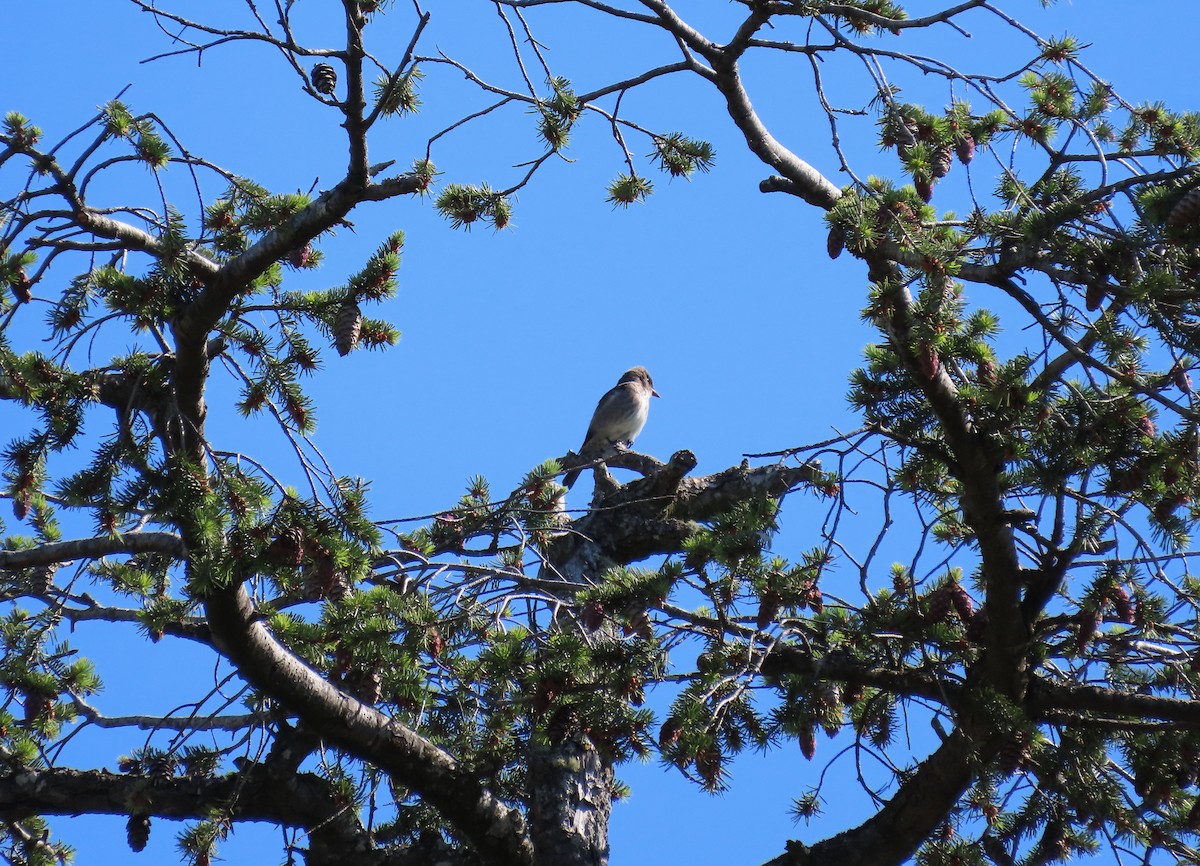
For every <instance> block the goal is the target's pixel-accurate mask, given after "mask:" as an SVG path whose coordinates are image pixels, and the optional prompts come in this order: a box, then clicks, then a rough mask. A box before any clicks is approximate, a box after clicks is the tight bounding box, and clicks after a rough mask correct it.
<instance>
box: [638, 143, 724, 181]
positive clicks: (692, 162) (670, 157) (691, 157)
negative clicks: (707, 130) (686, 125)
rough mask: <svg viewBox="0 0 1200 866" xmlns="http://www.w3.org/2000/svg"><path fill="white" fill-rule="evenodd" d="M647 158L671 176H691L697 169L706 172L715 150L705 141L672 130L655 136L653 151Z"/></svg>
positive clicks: (712, 162) (714, 160)
mask: <svg viewBox="0 0 1200 866" xmlns="http://www.w3.org/2000/svg"><path fill="white" fill-rule="evenodd" d="M649 158H650V159H653V160H654V161H655V162H656V163H657V164H658V167H659V169H660V170H661V171H663V172H665V173H666V174H669V175H670V176H671V177H691V176H692V174H694V173H695V172H697V171H700V172H707V171H708V170H709V169H711V168H712V167H713V165H714V163H715V162H716V151H714V150H713V147H712V145H711V144H709V143H708V142H707V141H700V140H699V139H694V138H688V137H687V136H685V135H683V134H682V133H679V132H672V133H670V134H669V135H662V136H655V138H654V151H653V152H652V153H651V154H650V155H649Z"/></svg>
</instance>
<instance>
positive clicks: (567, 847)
mask: <svg viewBox="0 0 1200 866" xmlns="http://www.w3.org/2000/svg"><path fill="white" fill-rule="evenodd" d="M529 786H530V795H531V796H530V807H531V808H530V816H529V817H530V830H531V834H532V837H533V840H534V851H535V854H534V864H535V866H607V864H608V819H609V815H610V814H611V813H612V798H613V786H614V773H613V766H612V762H611V761H609V760H608V759H606V758H604V757H603V756H601V754H600V753H599V752H597V751H596V747H595V746H593V745H592V743H591V741H590V740H589V739H588V738H587V737H586V736H584V735H582V734H575V735H572V736H568V737H567V738H566V739H564V740H563V741H562V742H560V743H556V744H553V745H545V744H537V743H533V744H531V745H530V754H529Z"/></svg>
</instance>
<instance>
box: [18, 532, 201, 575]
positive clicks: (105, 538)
mask: <svg viewBox="0 0 1200 866" xmlns="http://www.w3.org/2000/svg"><path fill="white" fill-rule="evenodd" d="M113 553H161V554H164V555H166V556H170V557H172V558H173V559H182V558H183V557H184V556H186V555H187V549H186V548H185V547H184V544H183V539H181V538H180V537H179V536H178V535H175V534H174V533H172V532H127V533H125V534H121V533H115V534H113V535H99V536H96V537H95V538H77V539H74V540H72V541H54V542H48V543H46V544H41V545H39V546H37V547H32V548H29V549H28V550H3V551H0V569H6V570H15V569H18V568H28V567H30V566H37V565H51V564H54V563H63V562H71V561H73V560H76V559H97V558H98V557H101V556H108V555H109V554H113Z"/></svg>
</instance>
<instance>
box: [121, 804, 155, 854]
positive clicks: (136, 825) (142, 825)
mask: <svg viewBox="0 0 1200 866" xmlns="http://www.w3.org/2000/svg"><path fill="white" fill-rule="evenodd" d="M125 839H126V840H127V841H128V842H129V850H130V851H133V852H134V853H137V852H139V851H144V850H145V849H146V843H147V842H149V841H150V816H149V815H145V814H136V813H135V814H133V815H130V816H129V820H128V821H127V822H126V823H125Z"/></svg>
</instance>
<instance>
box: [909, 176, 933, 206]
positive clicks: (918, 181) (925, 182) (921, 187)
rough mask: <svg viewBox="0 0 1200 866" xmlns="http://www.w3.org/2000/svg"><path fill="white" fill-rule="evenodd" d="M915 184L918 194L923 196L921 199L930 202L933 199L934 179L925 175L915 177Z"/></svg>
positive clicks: (926, 202)
mask: <svg viewBox="0 0 1200 866" xmlns="http://www.w3.org/2000/svg"><path fill="white" fill-rule="evenodd" d="M913 186H914V187H915V188H916V190H917V195H919V196H920V197H921V201H923V202H925V204H929V202H931V201H932V200H933V181H932V180H930V179H928V178H924V177H918V178H913Z"/></svg>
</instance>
